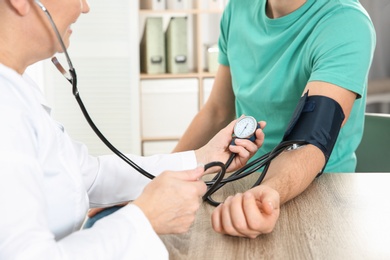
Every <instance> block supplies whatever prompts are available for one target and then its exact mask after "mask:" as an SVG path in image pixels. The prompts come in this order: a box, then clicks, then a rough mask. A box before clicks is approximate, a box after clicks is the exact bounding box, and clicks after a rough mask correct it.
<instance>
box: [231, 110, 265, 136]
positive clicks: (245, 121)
mask: <svg viewBox="0 0 390 260" xmlns="http://www.w3.org/2000/svg"><path fill="white" fill-rule="evenodd" d="M258 127H259V125H258V123H257V121H256V119H255V118H254V117H252V116H244V117H241V118H239V119H238V121H237V122H236V125H235V126H234V135H235V136H236V137H237V138H241V139H252V138H254V136H255V132H256V129H257V128H258Z"/></svg>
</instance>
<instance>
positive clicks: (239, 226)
mask: <svg viewBox="0 0 390 260" xmlns="http://www.w3.org/2000/svg"><path fill="white" fill-rule="evenodd" d="M279 213H280V197H279V193H278V192H277V191H276V190H274V189H272V188H270V187H268V186H265V185H259V186H256V187H254V188H252V189H250V190H248V191H246V192H245V193H238V194H236V195H235V196H230V197H228V198H227V199H226V200H225V202H224V203H221V204H220V205H219V206H218V207H216V208H215V210H214V212H213V214H212V216H211V222H212V226H213V229H214V230H215V231H216V232H218V233H221V234H226V235H231V236H239V237H249V238H256V237H257V236H259V235H261V234H267V233H270V232H272V230H273V229H274V227H275V224H276V221H277V220H278V218H279Z"/></svg>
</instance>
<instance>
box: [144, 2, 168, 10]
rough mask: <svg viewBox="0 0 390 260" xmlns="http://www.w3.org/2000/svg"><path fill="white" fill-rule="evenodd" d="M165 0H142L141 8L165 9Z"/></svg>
mask: <svg viewBox="0 0 390 260" xmlns="http://www.w3.org/2000/svg"><path fill="white" fill-rule="evenodd" d="M165 5H166V1H165V0H140V6H141V9H150V10H164V9H165Z"/></svg>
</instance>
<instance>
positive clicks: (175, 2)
mask: <svg viewBox="0 0 390 260" xmlns="http://www.w3.org/2000/svg"><path fill="white" fill-rule="evenodd" d="M167 8H168V9H170V10H178V9H181V10H183V9H188V8H189V3H188V0H167Z"/></svg>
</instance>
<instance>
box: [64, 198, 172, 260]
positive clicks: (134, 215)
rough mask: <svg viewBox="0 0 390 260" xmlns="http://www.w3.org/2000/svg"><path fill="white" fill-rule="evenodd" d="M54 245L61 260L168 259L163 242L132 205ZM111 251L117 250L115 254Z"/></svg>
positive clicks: (139, 211)
mask: <svg viewBox="0 0 390 260" xmlns="http://www.w3.org/2000/svg"><path fill="white" fill-rule="evenodd" d="M113 241H115V242H113ZM58 244H59V247H60V249H61V251H62V252H63V255H64V256H65V259H153V260H154V259H168V251H167V250H166V248H165V246H164V244H163V242H162V241H161V240H160V238H159V237H158V235H157V234H156V233H155V232H154V230H153V228H152V226H151V225H150V223H149V221H148V220H147V219H146V217H145V215H144V214H143V212H142V210H141V209H139V208H138V207H137V206H135V205H133V204H129V205H127V206H125V207H123V208H121V209H119V210H118V211H116V212H114V213H112V214H111V215H110V216H108V217H105V218H102V219H101V220H99V221H97V222H96V223H95V224H94V225H93V227H92V228H90V229H84V230H81V231H79V232H75V233H73V234H71V235H70V236H68V237H66V238H64V239H62V240H61V241H59V243H58ZM91 245H92V246H91ZM99 245H102V246H99ZM103 245H104V246H103ZM119 248H120V249H121V250H118V249H119ZM91 251H93V252H91ZM112 252H119V253H118V254H119V255H113V254H112Z"/></svg>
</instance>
